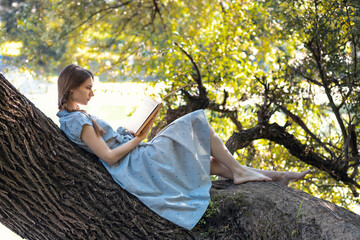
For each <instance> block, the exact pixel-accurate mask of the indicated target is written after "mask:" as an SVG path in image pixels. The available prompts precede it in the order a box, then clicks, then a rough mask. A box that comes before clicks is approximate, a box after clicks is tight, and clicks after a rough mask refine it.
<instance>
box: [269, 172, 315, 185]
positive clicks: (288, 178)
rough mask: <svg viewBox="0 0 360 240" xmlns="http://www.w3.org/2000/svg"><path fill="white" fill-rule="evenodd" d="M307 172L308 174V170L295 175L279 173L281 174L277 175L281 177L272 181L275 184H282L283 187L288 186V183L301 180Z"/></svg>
mask: <svg viewBox="0 0 360 240" xmlns="http://www.w3.org/2000/svg"><path fill="white" fill-rule="evenodd" d="M309 172H310V170H306V171H303V172H300V173H297V172H281V173H279V175H281V176H279V178H278V179H273V181H274V182H277V183H281V184H284V185H288V184H289V183H290V182H293V181H297V180H300V179H303V178H304V177H305V176H306V174H308V173H309Z"/></svg>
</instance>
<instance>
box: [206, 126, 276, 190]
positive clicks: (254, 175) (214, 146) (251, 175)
mask: <svg viewBox="0 0 360 240" xmlns="http://www.w3.org/2000/svg"><path fill="white" fill-rule="evenodd" d="M209 130H210V144H211V155H212V156H213V157H214V158H215V159H216V161H219V162H220V163H221V164H223V165H224V166H225V167H227V168H228V169H229V170H230V172H228V171H226V170H224V168H222V167H221V166H220V165H214V164H212V165H213V169H212V172H214V171H215V172H216V171H220V173H221V174H224V175H226V176H228V177H227V178H230V179H232V180H233V182H234V183H235V184H240V183H245V182H254V181H256V182H259V181H271V178H269V177H267V176H265V175H263V174H262V173H259V172H256V171H253V170H252V169H250V168H247V167H245V166H242V165H240V164H239V162H238V161H236V159H235V158H234V157H233V156H232V155H231V153H230V152H229V150H228V149H227V148H226V146H225V145H224V143H223V142H222V141H221V139H220V138H219V136H218V135H217V134H216V133H215V131H214V129H212V127H211V126H210V124H209ZM214 166H215V167H214ZM219 166H220V167H219ZM216 167H217V168H216Z"/></svg>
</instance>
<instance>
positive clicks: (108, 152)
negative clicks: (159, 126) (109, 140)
mask: <svg viewBox="0 0 360 240" xmlns="http://www.w3.org/2000/svg"><path fill="white" fill-rule="evenodd" d="M154 119H155V118H153V119H152V121H150V122H149V124H148V125H147V126H146V128H144V130H143V131H142V132H141V134H140V135H139V136H136V137H134V138H133V139H131V140H130V141H128V142H126V143H124V144H122V145H121V146H119V147H117V148H114V149H110V148H109V147H108V145H106V143H105V141H104V139H102V137H101V136H99V135H97V134H96V132H95V129H94V127H93V126H90V125H87V124H85V125H84V126H83V128H82V131H81V139H82V140H83V142H84V143H85V144H86V145H87V146H88V147H89V148H90V149H91V150H92V151H93V153H95V155H96V156H98V157H99V158H101V159H102V160H104V161H105V162H106V163H108V164H110V165H111V164H113V163H115V162H117V161H118V160H119V159H120V158H122V157H123V156H125V155H126V154H128V153H129V152H130V151H131V150H133V149H134V148H135V147H136V146H137V145H138V144H139V143H140V142H141V141H143V140H144V139H145V137H146V136H147V134H148V132H149V131H150V129H151V127H152V125H153V122H154Z"/></svg>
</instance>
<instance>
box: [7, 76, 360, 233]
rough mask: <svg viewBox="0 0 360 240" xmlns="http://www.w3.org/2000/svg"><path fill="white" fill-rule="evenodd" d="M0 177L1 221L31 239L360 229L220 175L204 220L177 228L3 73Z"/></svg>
mask: <svg viewBox="0 0 360 240" xmlns="http://www.w3.org/2000/svg"><path fill="white" fill-rule="evenodd" d="M55 105H56V104H55V103H54V106H55ZM0 182H1V187H0V207H1V208H0V222H1V223H2V224H4V225H5V226H7V227H8V228H10V229H11V230H13V231H14V232H15V233H17V234H18V235H20V236H22V237H24V238H27V239H221V238H227V239H290V238H291V239H357V238H358V236H360V216H359V215H356V214H354V213H352V212H350V211H347V210H345V209H344V208H340V207H338V206H336V205H334V204H331V203H329V202H326V201H323V200H320V199H317V198H315V197H312V196H310V195H308V194H306V193H303V192H299V191H296V190H293V189H291V188H288V187H285V186H279V185H277V184H274V183H247V184H242V185H239V186H234V185H233V184H231V183H230V182H228V181H217V182H214V184H213V188H212V190H211V196H212V201H211V204H210V206H209V208H208V210H207V212H206V214H205V215H204V217H203V219H202V220H201V221H200V222H199V224H198V225H197V226H196V227H195V229H193V230H192V231H187V230H185V229H182V228H179V227H177V226H175V225H174V224H172V223H170V222H168V221H166V220H164V219H162V218H160V217H158V216H157V215H156V214H154V213H153V212H152V211H151V210H149V209H148V208H146V207H145V206H144V205H143V204H142V203H141V202H139V201H138V200H137V199H136V198H135V197H133V196H132V195H130V194H129V193H127V192H126V191H124V190H123V189H121V188H120V187H119V186H118V185H117V184H116V183H115V182H114V181H113V180H112V179H111V176H110V175H109V174H108V173H107V172H106V170H105V169H104V168H103V166H102V165H101V163H100V162H99V161H97V160H96V157H95V156H93V155H91V154H88V153H86V152H84V151H83V150H81V149H80V148H78V147H77V146H76V145H74V144H72V143H71V142H70V141H69V140H68V139H67V138H66V136H65V135H64V134H63V133H62V132H61V130H60V129H59V128H58V127H57V126H56V125H55V124H54V123H53V122H52V121H51V120H50V119H49V118H47V117H46V116H45V115H44V114H43V113H42V112H41V111H39V110H38V109H37V108H36V107H35V106H34V105H33V104H32V103H31V102H29V101H28V100H27V99H26V98H25V97H24V96H22V95H21V94H20V93H19V92H18V91H17V90H16V89H15V88H14V87H13V86H12V85H11V84H10V83H9V82H8V81H7V80H6V79H5V78H4V77H3V76H2V75H1V74H0Z"/></svg>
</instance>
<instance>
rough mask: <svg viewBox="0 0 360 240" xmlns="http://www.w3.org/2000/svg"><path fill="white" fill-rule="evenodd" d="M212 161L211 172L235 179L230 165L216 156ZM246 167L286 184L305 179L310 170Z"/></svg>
mask: <svg viewBox="0 0 360 240" xmlns="http://www.w3.org/2000/svg"><path fill="white" fill-rule="evenodd" d="M210 163H211V170H210V174H212V175H217V176H221V177H224V178H228V179H233V178H232V172H231V170H230V169H229V168H228V167H226V166H225V165H224V164H222V163H221V162H219V161H217V160H216V159H215V158H214V157H211V158H210ZM245 167H246V168H249V169H250V170H252V171H255V172H258V173H261V174H263V175H265V176H267V177H269V178H271V180H272V181H273V182H276V183H281V184H284V185H288V184H289V183H290V182H293V181H297V180H300V179H303V178H304V177H305V175H306V174H308V173H309V172H310V170H307V171H304V172H300V173H297V172H283V171H282V172H277V171H268V170H261V169H256V168H251V167H247V166H245Z"/></svg>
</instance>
